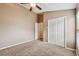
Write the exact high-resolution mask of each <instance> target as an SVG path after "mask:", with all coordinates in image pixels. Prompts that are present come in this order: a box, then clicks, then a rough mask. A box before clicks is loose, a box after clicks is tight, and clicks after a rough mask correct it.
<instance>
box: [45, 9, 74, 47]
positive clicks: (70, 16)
mask: <svg viewBox="0 0 79 59" xmlns="http://www.w3.org/2000/svg"><path fill="white" fill-rule="evenodd" d="M63 16H66V17H67V18H66V20H65V28H66V29H65V39H66V40H67V47H68V48H75V10H64V11H53V12H52V11H51V12H46V13H44V28H43V29H44V41H48V36H47V35H48V34H47V32H48V20H50V19H54V18H58V17H63Z"/></svg>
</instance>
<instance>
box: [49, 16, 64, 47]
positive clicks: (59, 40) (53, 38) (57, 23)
mask: <svg viewBox="0 0 79 59" xmlns="http://www.w3.org/2000/svg"><path fill="white" fill-rule="evenodd" d="M64 28H65V27H64V17H60V18H56V19H52V20H48V42H49V43H53V44H56V45H59V46H62V47H64V46H65V39H64V34H65V33H64V30H65V29H64Z"/></svg>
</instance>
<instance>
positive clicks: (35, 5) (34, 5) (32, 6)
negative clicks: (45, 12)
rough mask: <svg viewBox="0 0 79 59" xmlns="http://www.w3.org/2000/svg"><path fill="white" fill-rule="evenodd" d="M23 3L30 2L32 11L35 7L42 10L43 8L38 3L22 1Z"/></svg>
mask: <svg viewBox="0 0 79 59" xmlns="http://www.w3.org/2000/svg"><path fill="white" fill-rule="evenodd" d="M21 4H29V5H30V6H31V7H30V9H29V10H30V11H32V10H33V8H34V7H36V8H37V9H39V10H42V8H41V7H40V6H38V5H37V4H36V3H21Z"/></svg>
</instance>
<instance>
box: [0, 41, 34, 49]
mask: <svg viewBox="0 0 79 59" xmlns="http://www.w3.org/2000/svg"><path fill="white" fill-rule="evenodd" d="M30 41H33V40H29V41H25V42H20V43H16V44H13V45H9V46H6V47H2V48H0V50H3V49H7V48H10V47H13V46H16V45H19V44H24V43H28V42H30Z"/></svg>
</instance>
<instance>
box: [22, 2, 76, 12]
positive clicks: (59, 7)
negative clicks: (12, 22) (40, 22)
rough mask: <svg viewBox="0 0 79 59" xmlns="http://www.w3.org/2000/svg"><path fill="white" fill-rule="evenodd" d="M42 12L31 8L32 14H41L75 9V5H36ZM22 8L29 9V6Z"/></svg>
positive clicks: (25, 5)
mask: <svg viewBox="0 0 79 59" xmlns="http://www.w3.org/2000/svg"><path fill="white" fill-rule="evenodd" d="M37 4H38V5H39V6H40V7H41V8H42V10H38V9H37V8H35V7H34V8H33V12H35V13H42V12H47V11H57V10H68V9H75V8H76V5H77V4H76V3H37ZM23 6H24V7H26V8H28V9H30V5H29V4H23Z"/></svg>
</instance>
